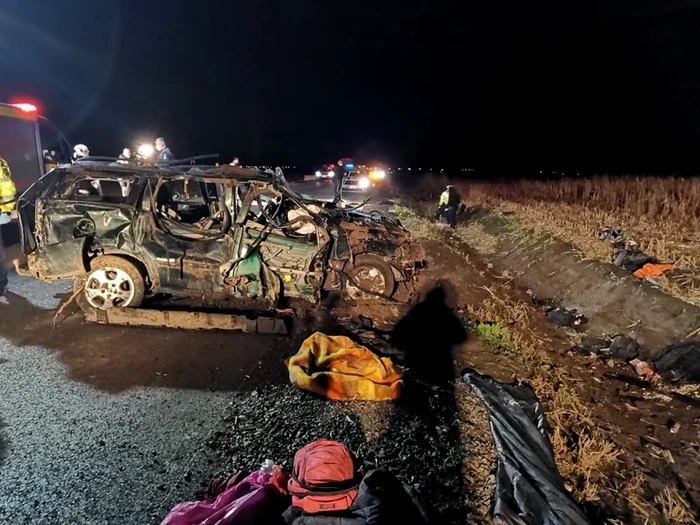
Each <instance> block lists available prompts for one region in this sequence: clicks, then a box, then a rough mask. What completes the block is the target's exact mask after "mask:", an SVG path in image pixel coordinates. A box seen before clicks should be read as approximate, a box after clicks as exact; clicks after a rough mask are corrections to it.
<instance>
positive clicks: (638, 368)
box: [630, 359, 654, 379]
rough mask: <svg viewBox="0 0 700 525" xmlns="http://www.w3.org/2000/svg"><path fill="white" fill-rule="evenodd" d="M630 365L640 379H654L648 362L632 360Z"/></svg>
mask: <svg viewBox="0 0 700 525" xmlns="http://www.w3.org/2000/svg"><path fill="white" fill-rule="evenodd" d="M630 364H631V365H632V366H633V367H634V370H635V372H637V375H639V376H640V377H643V378H645V379H651V378H652V377H654V371H653V370H652V369H651V367H650V366H649V363H647V362H646V361H641V360H639V359H632V360H631V361H630Z"/></svg>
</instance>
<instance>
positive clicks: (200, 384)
mask: <svg viewBox="0 0 700 525" xmlns="http://www.w3.org/2000/svg"><path fill="white" fill-rule="evenodd" d="M69 288H70V283H68V282H59V283H55V284H46V283H42V282H40V281H36V280H34V279H28V278H20V277H18V276H17V275H14V274H13V275H11V277H10V287H9V289H10V292H9V293H8V294H7V295H6V297H5V298H2V297H0V494H1V495H2V496H1V497H0V524H2V525H5V524H12V525H20V524H24V523H27V524H29V523H31V524H47V525H49V524H51V525H53V524H57V523H71V524H75V525H77V524H94V523H120V524H132V523H133V524H139V525H142V524H149V523H160V521H161V520H162V518H163V517H164V516H165V513H166V512H167V511H168V510H169V509H170V508H171V507H172V506H173V505H174V504H175V503H177V502H179V501H182V500H183V499H185V498H191V496H192V494H193V492H194V489H195V486H196V484H197V483H198V482H200V481H202V479H201V477H199V475H198V473H197V472H198V470H197V469H198V468H199V467H201V466H202V462H203V461H204V460H203V459H202V458H203V452H202V446H203V444H204V443H205V441H206V438H207V436H208V435H209V433H210V431H211V429H212V428H214V426H215V425H216V423H217V422H218V421H219V420H220V417H221V414H222V413H223V411H224V408H225V407H226V406H227V405H228V404H229V403H230V402H231V399H232V396H233V393H234V392H236V391H238V390H246V389H248V388H252V383H253V382H254V381H255V380H254V379H253V380H250V379H249V378H250V376H255V371H256V369H257V367H259V366H260V363H261V361H263V360H264V359H275V358H276V352H275V350H276V349H277V348H278V344H279V342H280V341H281V339H280V338H279V337H275V336H266V335H258V334H245V335H244V334H236V333H209V332H187V331H176V330H166V329H148V328H138V327H114V326H101V325H90V324H86V323H84V322H83V321H82V320H81V319H80V317H79V316H73V317H72V318H70V319H68V320H67V321H66V322H65V323H64V324H62V325H61V326H59V327H58V328H57V329H55V330H54V329H52V328H51V319H52V317H53V311H52V309H54V308H55V307H56V306H57V305H58V302H59V297H60V296H61V295H62V294H65V293H66V292H68V290H69ZM268 355H269V356H270V357H266V356H268Z"/></svg>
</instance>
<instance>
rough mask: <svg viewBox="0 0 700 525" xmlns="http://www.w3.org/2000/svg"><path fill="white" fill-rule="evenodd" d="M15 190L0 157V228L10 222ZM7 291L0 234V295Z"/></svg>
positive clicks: (6, 167) (7, 168) (5, 162)
mask: <svg viewBox="0 0 700 525" xmlns="http://www.w3.org/2000/svg"><path fill="white" fill-rule="evenodd" d="M16 198H17V188H15V183H14V182H12V174H11V172H10V166H9V165H8V164H7V161H6V160H5V159H3V158H2V157H0V226H1V225H3V224H8V223H9V222H10V221H11V217H10V213H11V212H12V210H13V209H14V208H15V200H16ZM6 289H7V266H6V261H5V246H4V245H3V241H2V233H0V295H2V294H4V293H5V290H6Z"/></svg>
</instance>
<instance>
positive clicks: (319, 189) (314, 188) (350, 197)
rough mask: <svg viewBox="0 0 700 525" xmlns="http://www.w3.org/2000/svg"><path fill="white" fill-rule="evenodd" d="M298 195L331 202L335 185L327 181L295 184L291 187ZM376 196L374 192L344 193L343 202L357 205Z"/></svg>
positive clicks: (347, 191) (348, 191) (345, 191)
mask: <svg viewBox="0 0 700 525" xmlns="http://www.w3.org/2000/svg"><path fill="white" fill-rule="evenodd" d="M289 186H290V187H291V188H292V189H293V190H294V191H296V192H297V193H302V194H305V195H308V196H309V197H311V198H313V199H318V200H324V201H331V200H333V197H334V196H335V184H334V182H333V181H332V180H330V179H326V180H321V181H315V180H313V181H305V182H293V183H290V185H289ZM372 195H375V191H374V190H370V191H368V192H362V191H350V190H344V191H343V201H344V202H345V203H346V204H350V205H352V204H356V203H360V202H362V201H364V200H366V199H367V197H370V196H372Z"/></svg>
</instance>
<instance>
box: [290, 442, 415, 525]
mask: <svg viewBox="0 0 700 525" xmlns="http://www.w3.org/2000/svg"><path fill="white" fill-rule="evenodd" d="M357 467H358V466H357V464H356V462H355V460H354V458H353V457H352V454H351V453H350V451H349V450H348V449H347V448H346V447H345V445H343V444H341V443H338V442H337V441H330V440H327V439H321V440H319V441H316V442H314V443H311V444H309V445H306V446H305V447H303V448H302V449H300V450H299V451H297V453H296V455H295V456H294V474H293V476H292V479H290V481H289V492H290V494H292V506H291V507H290V508H289V509H287V511H286V512H285V513H284V522H285V523H287V524H288V525H303V524H308V523H311V522H313V523H315V524H317V525H333V524H337V523H343V522H346V521H347V522H348V523H349V522H353V523H376V524H377V525H381V524H389V523H397V522H398V523H405V524H410V525H426V524H427V523H428V518H427V516H426V514H425V511H423V508H422V506H421V505H420V503H419V502H418V499H417V497H416V495H415V493H414V491H413V489H412V488H411V487H409V486H408V485H405V484H403V483H401V482H400V481H399V480H398V479H397V478H396V477H395V476H394V475H393V474H391V473H390V472H388V471H386V470H382V469H374V470H371V471H370V472H368V473H367V474H365V475H364V476H362V475H361V474H360V472H359V469H358V468H357Z"/></svg>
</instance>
